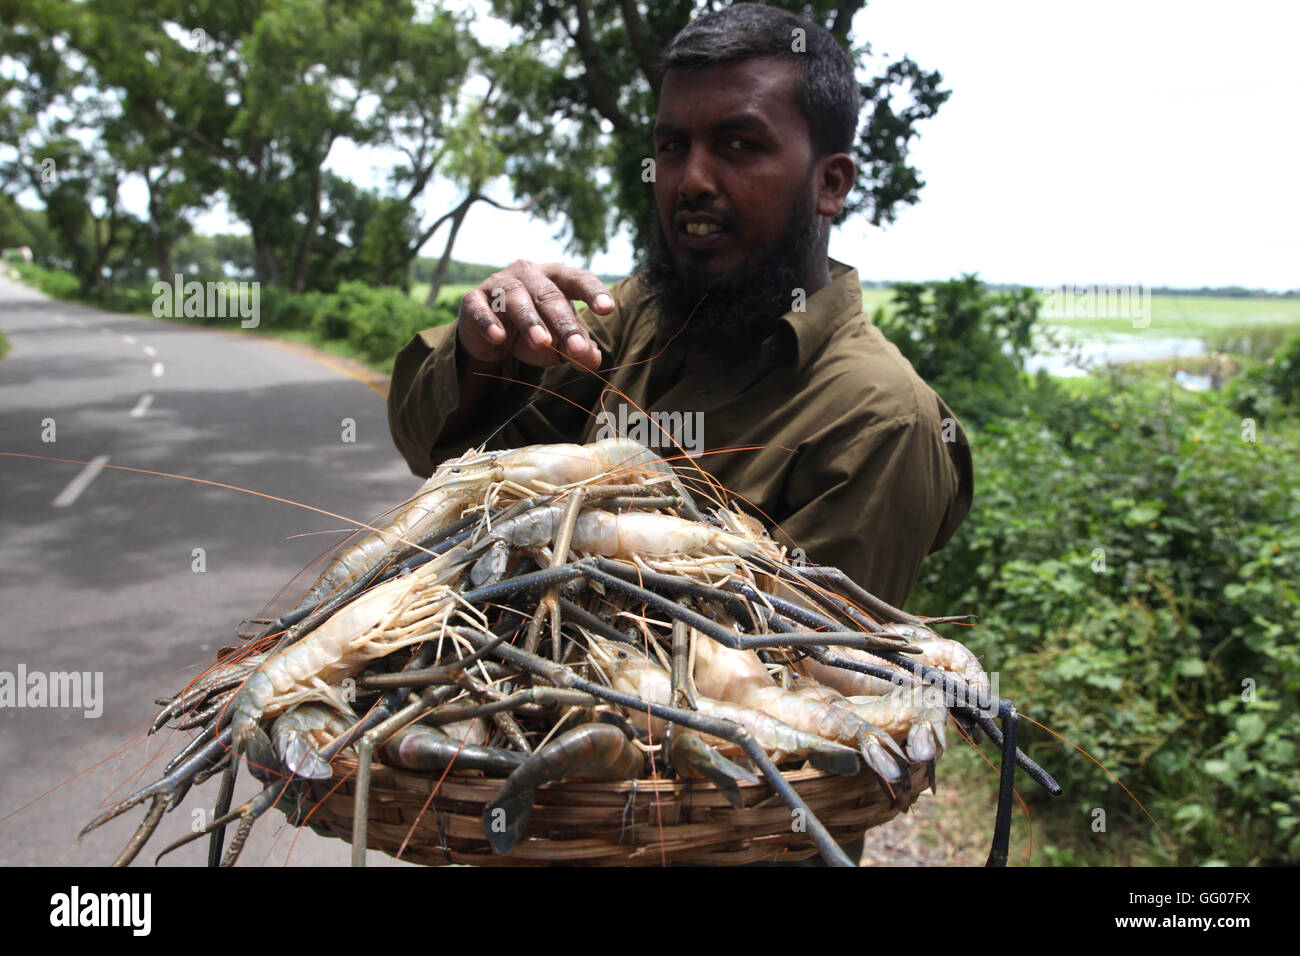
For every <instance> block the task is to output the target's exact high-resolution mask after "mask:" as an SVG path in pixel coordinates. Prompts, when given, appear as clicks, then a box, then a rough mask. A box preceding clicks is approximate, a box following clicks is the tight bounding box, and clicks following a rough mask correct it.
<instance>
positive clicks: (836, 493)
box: [388, 260, 973, 605]
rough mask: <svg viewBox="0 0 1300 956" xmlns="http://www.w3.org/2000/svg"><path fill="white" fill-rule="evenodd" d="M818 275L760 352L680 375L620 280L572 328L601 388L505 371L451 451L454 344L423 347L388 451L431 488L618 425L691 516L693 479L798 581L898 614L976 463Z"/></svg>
mask: <svg viewBox="0 0 1300 956" xmlns="http://www.w3.org/2000/svg"><path fill="white" fill-rule="evenodd" d="M830 265H831V280H832V281H831V283H830V285H828V286H826V287H825V288H823V289H820V290H818V291H817V292H816V293H815V294H814V295H812V296H810V297H808V299H807V301H806V303H804V306H805V308H804V309H803V311H792V312H789V313H787V314H786V315H785V316H783V318H782V320H781V322H780V323H779V324H778V326H777V328H776V330H775V331H774V332H773V333H772V334H771V335H770V336H769V337H768V338H767V339H766V340H764V341H763V342H761V343H755V344H752V345H750V346H747V347H746V348H744V349H742V350H739V351H736V352H732V353H728V354H704V353H701V354H699V355H695V356H692V357H691V358H692V361H691V362H690V365H691V371H690V373H689V374H685V372H686V365H687V361H686V359H687V356H686V347H685V345H684V344H683V342H682V339H681V338H680V337H679V338H676V339H671V338H670V336H668V335H667V334H665V333H664V331H663V330H662V329H661V328H660V324H659V321H658V319H659V308H658V296H657V294H656V293H655V292H654V291H653V290H652V289H651V288H649V287H648V286H647V285H646V284H645V283H644V282H643V281H642V279H640V278H639V277H637V276H633V277H630V278H627V279H624V280H622V281H621V282H618V283H616V284H615V285H614V286H613V288H612V289H611V290H610V291H611V292H612V293H613V296H614V301H615V306H616V307H615V309H614V311H613V312H612V313H610V314H609V315H606V316H599V315H596V314H594V313H592V312H590V311H588V310H585V309H582V310H580V311H579V315H578V318H579V321H581V322H582V323H583V325H584V327H585V328H587V329H588V330H589V331H590V332H591V334H592V336H593V337H594V338H595V340H596V341H597V343H598V344H599V345H600V348H601V352H602V356H603V358H604V361H605V363H606V364H605V366H604V367H603V368H602V369H601V373H600V374H601V375H602V376H603V377H604V378H605V379H607V380H608V382H609V385H608V386H606V384H605V383H604V382H602V381H601V380H600V379H599V378H597V377H596V376H595V375H593V374H591V373H590V372H587V371H585V370H582V369H579V368H576V367H574V366H573V365H570V364H565V365H561V366H556V367H553V368H550V369H546V370H542V369H539V368H534V367H531V366H523V365H521V364H520V363H518V362H515V361H513V360H510V361H508V362H507V363H505V365H504V366H503V369H502V371H501V372H500V374H501V375H502V376H503V377H504V378H508V379H516V380H519V381H520V383H519V384H507V383H499V384H497V385H495V386H494V387H493V390H492V391H491V392H490V393H489V395H488V396H487V397H485V398H484V399H483V401H482V402H481V403H480V408H479V409H478V411H477V413H476V414H475V415H474V416H473V419H472V424H471V425H470V426H469V427H468V428H467V429H466V430H465V431H464V433H463V434H461V435H459V436H458V437H457V438H456V440H455V441H452V442H447V441H443V440H440V436H441V433H442V429H443V423H444V422H445V421H446V419H447V417H448V416H449V415H450V414H451V413H452V412H453V411H455V409H456V407H457V405H458V403H459V376H458V370H457V365H456V363H457V338H456V329H455V325H454V324H453V325H445V326H440V327H438V328H433V329H428V330H426V331H424V332H421V333H420V334H419V335H417V336H416V337H415V338H413V339H412V340H411V341H410V343H408V344H407V345H406V347H405V348H403V349H402V351H401V352H400V353H399V354H398V356H397V361H396V364H395V365H394V368H393V382H392V389H391V391H390V392H389V396H388V416H389V426H390V428H391V429H392V433H393V440H394V441H395V443H396V445H397V448H398V450H399V451H400V452H401V453H402V455H403V457H404V458H405V459H406V461H407V462H408V463H409V464H410V466H411V470H412V471H413V472H415V473H416V474H417V475H429V474H431V473H432V471H433V468H434V466H435V465H437V464H438V463H440V462H442V461H444V460H446V459H448V458H451V457H454V456H456V455H459V454H462V453H463V452H464V451H465V450H466V449H468V448H470V447H475V446H478V445H480V444H482V443H484V442H485V441H487V442H488V443H489V445H490V446H491V447H494V448H513V447H517V446H520V445H531V444H538V443H549V442H575V441H576V442H583V443H585V442H590V441H595V440H597V439H599V438H604V437H609V435H610V434H611V433H620V431H621V428H622V426H623V425H624V424H625V423H626V424H627V425H628V426H629V429H628V430H629V431H631V432H632V434H630V435H629V437H633V438H637V439H638V440H642V441H643V443H645V444H647V445H649V446H650V447H652V448H655V449H656V450H658V451H659V452H660V453H661V454H663V455H664V456H665V457H669V458H672V457H673V456H677V457H678V460H675V461H674V465H675V467H676V469H677V471H678V472H679V473H680V474H681V475H682V476H683V477H684V478H685V479H686V481H687V484H688V485H689V486H690V487H691V488H692V490H693V491H695V493H696V496H697V500H698V501H699V502H700V503H701V505H706V504H707V503H708V501H709V499H710V497H711V494H710V492H709V488H708V485H707V484H706V483H705V482H704V481H703V480H700V479H699V471H698V470H697V469H698V468H702V469H705V470H707V471H708V473H709V474H710V475H712V476H713V477H714V478H716V480H717V484H718V485H719V486H721V487H722V488H725V489H726V490H727V491H728V492H729V493H730V495H731V496H732V498H731V501H732V503H733V504H735V505H739V506H740V507H741V508H743V509H744V510H746V511H748V512H750V513H751V514H755V515H758V516H760V517H761V518H762V519H763V520H764V523H765V524H767V525H768V527H769V529H770V530H771V531H772V533H773V535H774V536H775V537H776V538H777V539H778V540H780V541H782V542H783V543H785V544H787V545H790V546H792V547H799V548H802V549H803V552H804V556H806V558H807V560H808V561H809V562H810V563H816V564H830V565H834V566H836V567H838V568H841V569H842V570H844V571H845V572H847V573H848V574H849V576H850V577H852V578H853V579H854V580H856V581H857V582H858V583H859V584H861V585H862V586H863V587H865V588H866V589H867V590H869V591H871V592H872V593H873V594H875V595H877V596H878V597H881V598H883V599H884V600H886V601H888V602H890V603H892V604H895V605H901V604H902V603H903V601H904V600H905V599H906V597H907V593H908V591H909V590H910V589H911V587H912V585H913V584H914V583H915V581H916V577H917V574H918V573H919V571H920V567H921V561H922V559H923V558H924V557H925V556H926V555H927V554H928V553H930V552H931V551H933V550H936V549H938V548H940V547H942V546H943V545H944V544H945V543H947V541H948V539H949V538H950V537H951V536H952V533H953V531H955V530H956V528H957V526H958V525H960V524H961V522H962V521H963V520H964V519H965V517H966V514H967V513H968V512H969V510H970V505H971V494H972V488H973V479H972V473H971V458H970V447H969V445H968V443H967V440H966V436H965V433H964V432H963V431H962V429H961V426H960V425H959V424H958V423H957V421H956V418H955V417H954V416H953V414H952V412H950V411H949V410H948V407H947V406H946V405H945V404H944V403H943V401H942V400H941V399H940V398H939V397H938V396H937V395H936V394H935V393H934V392H933V391H932V390H931V389H930V388H929V386H927V385H926V384H925V382H923V381H922V380H921V378H920V377H919V376H918V375H917V374H916V372H915V371H914V370H913V369H912V366H911V364H910V363H909V362H908V361H907V360H906V359H905V358H903V356H902V355H901V354H900V353H899V351H898V349H897V348H895V347H894V346H893V345H892V344H890V342H889V341H888V340H886V339H885V337H884V335H882V334H881V332H880V330H879V329H877V328H876V327H875V326H874V325H873V324H872V323H871V322H870V321H869V320H868V319H867V317H866V316H865V315H864V314H863V312H862V290H861V286H860V284H859V281H858V274H857V272H856V270H854V269H851V268H849V267H848V266H845V265H843V264H841V263H838V262H835V261H834V260H831V263H830ZM462 354H463V353H462ZM462 361H463V359H462ZM538 384H540V385H541V389H539V388H537V387H535V386H536V385H538ZM621 404H622V405H625V407H624V408H623V409H620V408H619V406H620V405H621ZM638 409H641V410H644V412H646V413H649V418H648V419H644V418H642V417H641V416H640V413H639V412H638ZM602 410H603V411H604V412H606V413H607V416H608V417H605V418H600V417H598V413H600V412H601V411H602ZM656 412H659V413H661V414H660V416H658V417H656V414H655V413H656ZM695 413H699V414H698V415H696V414H695ZM507 420H508V421H507ZM503 422H505V423H506V424H505V425H504V427H502V423H503ZM650 422H657V423H658V424H659V425H660V426H661V427H654V426H653V425H651V424H650ZM638 427H639V428H640V431H641V433H640V434H637V433H636V432H635V431H634V429H636V428H638ZM664 428H667V429H669V430H673V431H675V432H676V438H677V440H678V444H679V445H681V446H683V447H684V448H685V450H686V451H694V450H696V449H697V448H699V447H700V446H701V445H702V447H703V451H704V453H703V454H702V455H697V456H692V457H691V458H689V459H685V458H682V457H681V456H682V450H681V449H679V448H678V447H676V446H674V445H673V444H672V443H671V442H670V441H668V439H667V436H666V435H665V434H664V432H663V430H662V429H664ZM489 439H490V440H489Z"/></svg>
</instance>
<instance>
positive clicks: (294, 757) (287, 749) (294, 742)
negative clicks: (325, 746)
mask: <svg viewBox="0 0 1300 956" xmlns="http://www.w3.org/2000/svg"><path fill="white" fill-rule="evenodd" d="M281 759H282V761H283V763H284V768H285V769H286V770H288V771H289V773H291V774H293V775H294V776H295V777H302V778H304V779H306V780H328V779H329V778H330V777H331V776H333V774H334V771H333V769H332V768H331V767H330V765H329V761H327V760H325V759H324V758H323V757H322V756H321V755H320V753H319V751H317V750H316V748H315V747H313V746H312V745H311V744H310V743H308V742H307V741H306V740H304V739H303V738H302V737H298V736H290V737H289V738H288V739H287V740H286V741H285V742H284V744H283V747H282V757H281Z"/></svg>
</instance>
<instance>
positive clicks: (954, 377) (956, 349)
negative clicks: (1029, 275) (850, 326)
mask: <svg viewBox="0 0 1300 956" xmlns="http://www.w3.org/2000/svg"><path fill="white" fill-rule="evenodd" d="M1037 319H1038V296H1037V294H1036V293H1035V292H1034V291H1033V290H1032V289H1020V290H1018V291H1015V292H991V291H989V290H988V289H986V288H985V287H984V284H983V283H982V282H980V281H979V279H977V278H976V277H975V276H972V275H968V276H963V277H962V278H960V279H953V280H951V281H948V282H932V283H925V284H922V283H914V282H902V283H898V284H897V285H895V286H894V310H893V312H892V314H888V315H887V314H885V312H884V310H878V311H877V313H876V315H875V316H874V317H873V320H874V321H875V323H876V324H877V325H878V326H879V327H880V329H881V331H882V332H884V333H885V335H886V336H887V337H888V338H889V340H890V341H891V342H893V343H894V344H895V345H896V346H898V350H899V351H900V352H902V353H903V355H904V356H905V357H906V358H907V360H908V361H910V362H911V363H912V367H913V368H915V369H916V371H917V374H919V375H920V376H921V377H922V378H923V379H925V380H926V381H927V382H928V383H929V384H930V385H931V387H932V388H934V389H935V391H937V392H938V393H939V394H940V395H941V396H943V399H944V401H946V402H947V403H948V405H949V407H950V408H952V410H953V411H954V412H955V413H956V414H957V417H958V418H959V419H961V421H962V422H963V423H964V424H966V425H967V426H971V425H979V424H982V423H984V422H988V421H992V420H994V419H996V418H998V417H1000V416H1003V415H1006V414H1009V413H1012V412H1013V411H1015V409H1016V404H1017V401H1018V397H1019V396H1020V394H1021V393H1022V391H1023V388H1024V386H1023V382H1022V375H1021V372H1022V370H1023V368H1024V360H1025V357H1026V356H1027V355H1028V353H1029V350H1030V348H1031V346H1032V344H1033V341H1032V340H1033V331H1034V325H1035V323H1036V321H1037Z"/></svg>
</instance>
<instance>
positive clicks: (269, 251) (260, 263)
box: [248, 217, 282, 286]
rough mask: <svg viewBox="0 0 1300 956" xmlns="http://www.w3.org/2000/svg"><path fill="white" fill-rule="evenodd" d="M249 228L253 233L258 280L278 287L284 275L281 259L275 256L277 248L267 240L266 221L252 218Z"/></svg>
mask: <svg viewBox="0 0 1300 956" xmlns="http://www.w3.org/2000/svg"><path fill="white" fill-rule="evenodd" d="M248 227H249V229H250V230H251V231H252V233H253V258H254V262H255V266H254V268H255V269H256V270H257V280H258V281H259V282H261V283H262V284H263V285H266V286H273V285H274V286H278V285H279V284H280V277H281V274H282V270H281V269H280V257H279V256H277V255H276V254H275V248H274V247H273V246H272V245H271V243H270V241H269V240H268V239H267V238H266V222H265V220H263V219H262V218H260V217H259V218H256V219H253V218H251V217H250V218H249V220H248Z"/></svg>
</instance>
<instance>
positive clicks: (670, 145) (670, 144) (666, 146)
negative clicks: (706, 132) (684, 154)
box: [659, 139, 684, 153]
mask: <svg viewBox="0 0 1300 956" xmlns="http://www.w3.org/2000/svg"><path fill="white" fill-rule="evenodd" d="M683 145H684V144H683V143H682V141H681V140H680V139H670V140H665V141H664V142H662V143H660V144H659V152H661V153H669V152H675V151H676V150H679V149H682V148H683Z"/></svg>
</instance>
